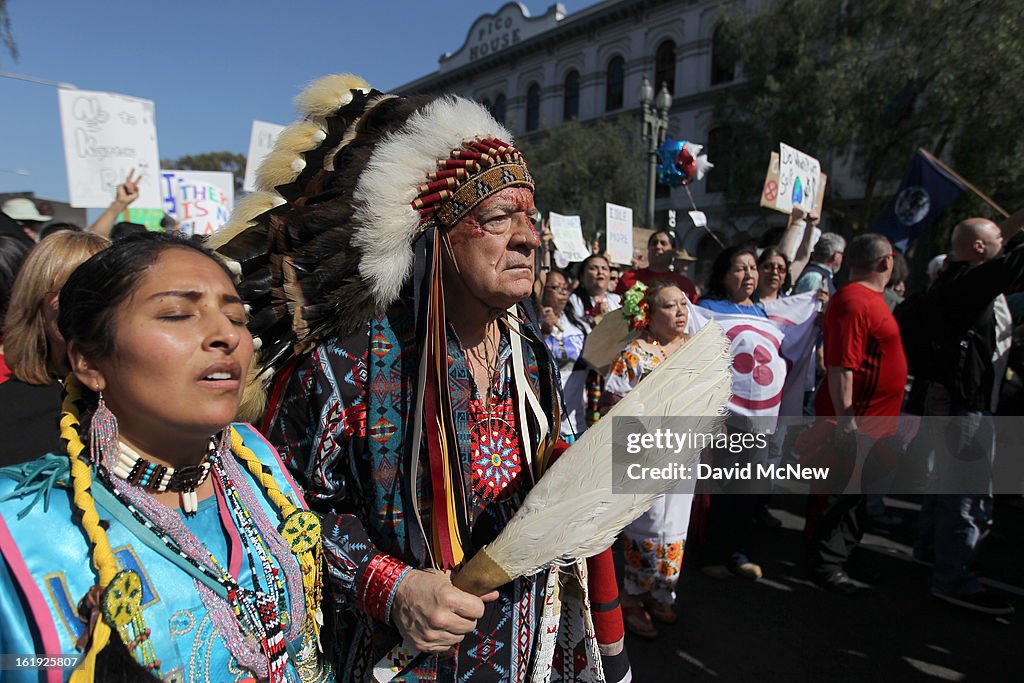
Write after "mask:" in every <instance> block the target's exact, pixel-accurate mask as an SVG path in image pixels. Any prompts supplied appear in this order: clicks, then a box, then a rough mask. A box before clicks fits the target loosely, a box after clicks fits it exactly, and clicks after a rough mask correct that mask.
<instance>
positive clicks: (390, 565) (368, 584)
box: [356, 553, 410, 622]
mask: <svg viewBox="0 0 1024 683" xmlns="http://www.w3.org/2000/svg"><path fill="white" fill-rule="evenodd" d="M408 569H410V567H409V565H407V564H405V563H404V562H402V561H401V560H399V559H397V558H394V557H391V556H390V555H385V554H384V553H380V554H378V555H375V556H374V558H373V559H372V560H370V563H369V564H368V565H367V566H366V570H365V571H364V572H363V576H362V578H361V579H360V581H359V587H358V589H357V592H356V599H357V604H358V605H359V607H360V608H361V609H362V610H363V611H364V612H366V613H367V614H369V615H370V616H371V617H373V618H374V619H377V620H378V621H382V622H387V620H388V616H389V614H388V612H390V607H391V600H392V598H393V593H394V590H395V588H396V586H397V585H398V582H399V581H400V580H401V579H402V578H403V577H404V576H405V574H406V573H407V570H408Z"/></svg>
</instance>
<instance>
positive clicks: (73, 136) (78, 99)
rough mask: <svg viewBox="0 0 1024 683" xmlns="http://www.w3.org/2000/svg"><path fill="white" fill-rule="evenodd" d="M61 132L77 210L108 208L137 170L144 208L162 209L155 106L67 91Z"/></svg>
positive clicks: (62, 95) (62, 96)
mask: <svg viewBox="0 0 1024 683" xmlns="http://www.w3.org/2000/svg"><path fill="white" fill-rule="evenodd" d="M57 97H58V102H59V105H60V124H61V132H62V133H63V135H64V161H65V164H66V166H67V170H68V194H69V196H70V198H71V206H73V207H76V208H83V209H102V208H106V207H107V206H109V205H110V202H112V201H113V200H114V197H115V196H117V186H118V185H119V184H120V183H123V182H124V181H125V179H126V178H127V177H128V174H129V173H130V172H131V171H132V170H133V169H134V170H135V172H136V174H139V175H141V176H142V177H141V179H140V180H139V198H138V199H137V200H136V201H135V206H136V207H138V208H140V209H158V208H160V188H159V177H158V173H159V171H160V154H159V152H158V151H157V144H156V117H155V110H154V107H153V103H152V102H151V101H150V100H142V99H138V98H136V97H127V96H125V95H115V94H113V93H105V92H95V91H91V90H67V89H61V90H59V91H58V93H57Z"/></svg>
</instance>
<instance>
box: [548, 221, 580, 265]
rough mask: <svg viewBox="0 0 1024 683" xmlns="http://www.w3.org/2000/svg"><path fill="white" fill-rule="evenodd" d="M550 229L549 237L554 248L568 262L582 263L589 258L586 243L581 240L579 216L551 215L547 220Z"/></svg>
mask: <svg viewBox="0 0 1024 683" xmlns="http://www.w3.org/2000/svg"><path fill="white" fill-rule="evenodd" d="M548 221H549V222H548V225H549V226H550V227H551V236H552V237H553V238H554V240H555V247H556V248H557V249H558V250H559V251H560V252H562V253H563V254H565V257H566V258H568V259H569V260H570V261H582V260H583V259H585V258H587V257H588V256H590V250H589V249H587V243H586V242H585V241H584V239H583V228H582V227H581V226H580V217H579V216H562V215H561V214H557V213H552V214H551V215H550V217H549V219H548Z"/></svg>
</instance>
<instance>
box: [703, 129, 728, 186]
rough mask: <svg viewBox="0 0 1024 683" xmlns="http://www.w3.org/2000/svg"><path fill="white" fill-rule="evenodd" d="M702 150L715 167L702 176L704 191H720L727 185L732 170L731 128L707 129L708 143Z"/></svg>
mask: <svg viewBox="0 0 1024 683" xmlns="http://www.w3.org/2000/svg"><path fill="white" fill-rule="evenodd" d="M703 152H704V153H705V154H707V155H708V160H710V161H712V162H714V164H715V167H714V168H713V169H711V171H709V172H708V174H707V175H706V176H705V177H704V182H705V183H707V184H706V185H705V186H704V190H705V191H706V192H722V191H724V190H725V189H726V187H728V185H729V174H730V173H731V172H732V168H731V166H732V164H731V163H729V161H730V158H731V157H732V129H730V128H729V127H728V126H718V127H717V128H712V129H711V130H709V131H708V144H707V146H705V147H704V150H703Z"/></svg>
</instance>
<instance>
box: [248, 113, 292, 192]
mask: <svg viewBox="0 0 1024 683" xmlns="http://www.w3.org/2000/svg"><path fill="white" fill-rule="evenodd" d="M282 130H284V126H279V125H277V124H276V123H267V122H266V121H253V122H252V133H251V134H250V135H249V157H248V158H247V159H246V161H245V179H244V180H243V181H242V189H243V190H245V191H246V192H253V191H254V190H255V189H256V169H257V168H259V167H260V164H261V163H262V162H263V159H264V158H266V156H267V155H268V154H270V153H271V152H272V151H273V150H274V143H275V142H276V141H277V136H278V135H280V134H281V131H282Z"/></svg>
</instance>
